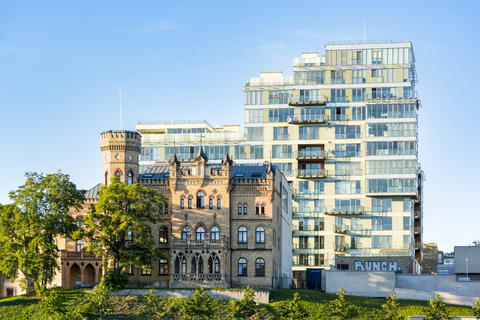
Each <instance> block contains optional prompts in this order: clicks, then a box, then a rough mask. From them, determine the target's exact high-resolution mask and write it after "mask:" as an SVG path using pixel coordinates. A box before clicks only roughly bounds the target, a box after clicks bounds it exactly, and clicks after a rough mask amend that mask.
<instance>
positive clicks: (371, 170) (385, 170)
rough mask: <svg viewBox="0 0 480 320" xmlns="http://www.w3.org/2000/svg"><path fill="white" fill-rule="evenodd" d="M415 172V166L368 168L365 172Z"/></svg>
mask: <svg viewBox="0 0 480 320" xmlns="http://www.w3.org/2000/svg"><path fill="white" fill-rule="evenodd" d="M397 173H416V169H415V168H381V169H379V168H368V169H367V174H397Z"/></svg>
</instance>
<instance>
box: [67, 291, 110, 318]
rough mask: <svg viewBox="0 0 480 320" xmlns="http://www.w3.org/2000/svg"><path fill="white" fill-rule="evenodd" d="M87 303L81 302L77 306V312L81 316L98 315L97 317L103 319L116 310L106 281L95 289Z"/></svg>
mask: <svg viewBox="0 0 480 320" xmlns="http://www.w3.org/2000/svg"><path fill="white" fill-rule="evenodd" d="M93 292H94V294H92V295H90V296H89V297H88V299H87V300H86V302H85V303H80V304H79V305H78V306H77V308H76V314H78V315H79V316H81V317H87V316H92V315H93V316H97V318H95V319H103V318H104V317H105V316H106V315H108V314H111V313H113V312H114V311H115V303H114V302H113V301H112V299H111V296H110V290H109V289H108V287H107V286H106V284H105V283H104V282H101V283H100V284H99V285H98V286H96V287H95V288H94V289H93Z"/></svg>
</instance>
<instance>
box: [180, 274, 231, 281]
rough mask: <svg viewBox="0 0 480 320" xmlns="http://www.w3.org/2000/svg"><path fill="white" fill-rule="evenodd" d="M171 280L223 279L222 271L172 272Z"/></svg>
mask: <svg viewBox="0 0 480 320" xmlns="http://www.w3.org/2000/svg"><path fill="white" fill-rule="evenodd" d="M172 280H173V281H175V282H176V281H194V282H197V281H207V282H220V281H225V274H223V273H172Z"/></svg>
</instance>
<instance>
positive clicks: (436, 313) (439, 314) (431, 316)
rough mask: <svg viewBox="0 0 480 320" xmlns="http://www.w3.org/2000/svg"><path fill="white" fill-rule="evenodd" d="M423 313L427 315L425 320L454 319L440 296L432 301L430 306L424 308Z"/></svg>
mask: <svg viewBox="0 0 480 320" xmlns="http://www.w3.org/2000/svg"><path fill="white" fill-rule="evenodd" d="M423 312H425V314H426V317H425V320H442V319H452V318H451V317H450V312H449V311H448V308H447V306H446V305H445V303H443V300H442V299H440V295H438V294H437V295H436V296H435V299H432V300H430V302H429V303H428V306H426V307H424V308H423Z"/></svg>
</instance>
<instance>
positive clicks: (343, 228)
mask: <svg viewBox="0 0 480 320" xmlns="http://www.w3.org/2000/svg"><path fill="white" fill-rule="evenodd" d="M348 227H349V226H348V225H346V224H334V225H333V232H336V233H345V232H347V229H348Z"/></svg>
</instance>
